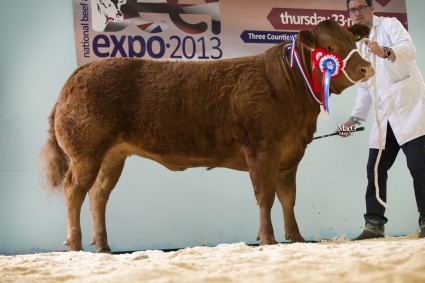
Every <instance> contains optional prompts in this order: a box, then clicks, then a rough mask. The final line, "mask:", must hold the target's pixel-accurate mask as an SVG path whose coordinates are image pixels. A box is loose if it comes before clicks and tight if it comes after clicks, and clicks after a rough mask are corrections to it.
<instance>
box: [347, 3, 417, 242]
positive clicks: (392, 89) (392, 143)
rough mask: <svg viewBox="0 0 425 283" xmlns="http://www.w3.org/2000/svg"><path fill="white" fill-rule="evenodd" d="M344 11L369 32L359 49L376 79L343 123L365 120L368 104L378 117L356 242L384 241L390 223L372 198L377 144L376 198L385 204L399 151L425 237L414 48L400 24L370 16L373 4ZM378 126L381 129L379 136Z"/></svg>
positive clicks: (364, 88)
mask: <svg viewBox="0 0 425 283" xmlns="http://www.w3.org/2000/svg"><path fill="white" fill-rule="evenodd" d="M347 9H348V13H349V16H350V18H351V20H352V21H353V23H362V24H365V25H368V26H370V28H371V32H370V35H369V38H368V39H367V40H365V41H364V42H363V43H360V44H359V46H358V47H359V50H360V52H361V53H363V54H364V55H366V54H368V55H369V60H370V62H372V63H373V62H375V66H374V68H375V74H376V76H375V78H374V79H372V80H370V81H369V82H368V83H364V84H363V85H361V86H360V87H359V90H358V94H357V99H356V103H355V105H354V108H353V110H352V113H351V115H352V116H351V117H350V119H349V120H348V121H347V122H346V123H345V124H344V125H345V126H347V127H350V126H353V125H356V124H357V125H359V124H360V121H365V120H366V118H367V116H368V113H369V109H370V108H371V106H372V105H374V106H375V107H374V108H375V109H376V106H377V108H378V109H377V110H378V111H377V112H378V113H379V117H380V118H379V120H378V122H377V121H376V119H374V123H373V126H372V130H371V134H370V139H369V159H368V163H367V178H368V184H367V189H366V197H365V198H366V214H365V215H364V217H365V222H366V223H365V228H364V231H363V232H362V233H361V234H360V235H359V236H358V237H356V238H355V239H354V240H364V239H372V238H381V237H384V231H385V230H384V225H385V223H387V221H388V220H387V218H386V217H385V216H384V213H385V208H384V206H382V205H381V204H380V203H379V202H378V200H377V198H376V197H375V174H374V167H375V162H376V160H377V158H378V152H379V148H380V144H381V146H382V148H383V150H382V155H381V156H380V161H379V166H378V170H377V171H378V187H379V191H380V198H381V199H382V200H383V201H386V191H387V176H388V175H387V172H388V170H389V169H390V168H391V166H392V165H393V163H394V161H395V159H396V157H397V153H398V152H399V150H400V149H402V150H403V152H404V154H405V155H406V160H407V167H408V168H409V171H410V174H411V175H412V178H413V186H414V191H415V197H416V203H417V208H418V212H419V227H420V234H419V237H421V238H423V237H425V84H424V81H423V78H422V76H421V74H420V72H419V69H418V68H417V66H416V63H415V57H416V48H415V46H414V44H413V42H412V40H411V37H410V35H409V33H408V32H407V30H406V29H405V28H404V27H403V25H402V24H401V23H400V21H398V20H397V19H396V18H387V17H377V16H375V15H374V14H373V13H374V9H375V8H374V6H373V2H372V0H347ZM374 56H375V58H373V57H374ZM374 84H375V85H374ZM375 90H376V94H375V93H374V92H375ZM376 100H377V101H376ZM375 103H377V105H375ZM379 128H380V129H381V130H382V132H381V135H380V134H379ZM341 136H344V135H343V134H341ZM345 136H347V135H345ZM380 136H381V137H382V138H381V139H380Z"/></svg>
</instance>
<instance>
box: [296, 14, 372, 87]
mask: <svg viewBox="0 0 425 283" xmlns="http://www.w3.org/2000/svg"><path fill="white" fill-rule="evenodd" d="M369 32H370V28H369V27H368V26H366V25H362V24H355V25H353V26H351V27H349V28H348V29H345V28H343V27H342V26H340V25H339V24H338V23H337V22H335V21H333V20H326V21H322V22H320V23H319V24H318V25H317V26H316V27H315V28H313V29H312V30H302V31H300V32H299V34H298V39H299V40H300V42H301V43H302V44H303V45H304V46H305V47H306V48H308V49H310V50H311V51H312V52H313V54H314V51H315V50H323V51H324V52H325V53H326V52H329V54H337V55H339V57H340V58H341V61H340V62H342V63H343V69H342V72H341V75H339V76H337V77H335V78H332V79H331V83H330V91H331V92H332V93H335V94H339V93H341V92H342V91H343V90H344V89H346V88H347V87H349V86H351V85H353V84H354V83H356V82H362V81H365V80H367V79H369V78H370V77H372V76H373V75H374V71H373V68H372V66H371V64H370V63H369V62H368V61H366V60H364V59H363V58H362V57H361V56H360V54H359V52H357V46H356V41H358V40H361V39H363V38H365V37H366V36H368V35H369ZM337 57H338V56H337ZM314 72H316V74H314V75H316V76H317V77H318V80H319V81H320V82H321V80H322V73H321V72H320V68H315V69H314Z"/></svg>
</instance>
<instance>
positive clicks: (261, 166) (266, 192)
mask: <svg viewBox="0 0 425 283" xmlns="http://www.w3.org/2000/svg"><path fill="white" fill-rule="evenodd" d="M278 156H279V154H278V153H277V152H274V151H271V150H268V151H263V152H256V153H255V154H252V153H250V152H249V151H248V152H247V153H246V159H247V161H248V166H249V174H250V177H251V181H252V185H253V187H254V193H255V197H256V199H257V203H258V206H259V208H260V226H259V230H258V238H257V239H258V240H259V241H260V245H272V244H277V242H276V239H275V237H274V231H273V225H272V220H271V209H272V206H273V203H274V199H275V191H276V172H277V167H278V160H277V159H276V157H278Z"/></svg>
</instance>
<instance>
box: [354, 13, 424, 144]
mask: <svg viewBox="0 0 425 283" xmlns="http://www.w3.org/2000/svg"><path fill="white" fill-rule="evenodd" d="M369 38H370V39H372V40H375V41H377V42H378V44H379V45H380V46H388V47H391V49H392V50H393V52H394V54H395V56H396V60H395V61H394V62H391V61H389V60H388V59H383V58H380V57H376V66H375V82H376V90H377V91H376V92H377V94H378V113H379V117H380V122H381V129H382V146H383V148H385V137H386V133H387V122H388V121H389V122H390V125H391V127H392V129H393V131H394V135H395V137H396V139H397V142H398V144H399V145H403V144H404V143H406V142H408V141H411V140H413V139H415V138H417V137H420V136H423V135H425V83H424V80H423V78H422V76H421V73H420V71H419V69H418V67H417V66H416V63H415V58H416V48H415V46H414V45H413V42H412V39H411V38H410V35H409V33H408V32H407V30H406V29H405V28H404V27H403V25H402V24H401V23H400V22H399V21H398V20H397V19H396V18H387V17H377V16H373V28H372V29H371V33H370V36H369ZM358 47H359V49H360V51H362V50H363V52H361V53H363V54H366V51H365V49H364V46H361V44H360V43H358ZM369 60H370V62H373V58H372V56H370V58H369ZM365 84H366V86H367V84H370V81H369V82H367V83H365ZM374 101H375V97H374V87H369V88H366V89H365V88H362V87H359V90H358V94H357V99H356V103H355V105H354V108H353V111H352V113H351V115H352V116H354V117H358V118H362V119H364V120H366V118H367V116H368V113H369V110H370V108H371V106H372V105H374V104H373V103H372V102H374ZM373 108H375V107H373ZM373 120H374V122H373V125H372V130H371V133H370V138H369V147H370V148H379V144H380V143H379V130H378V125H377V122H376V118H375V115H373Z"/></svg>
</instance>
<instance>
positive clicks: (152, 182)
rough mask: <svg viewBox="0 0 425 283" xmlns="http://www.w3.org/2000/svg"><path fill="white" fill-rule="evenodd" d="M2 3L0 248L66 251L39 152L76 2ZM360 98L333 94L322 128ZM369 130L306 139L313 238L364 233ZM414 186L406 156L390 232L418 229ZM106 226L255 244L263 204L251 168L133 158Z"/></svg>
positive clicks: (153, 244) (392, 200) (413, 10)
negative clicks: (174, 166)
mask: <svg viewBox="0 0 425 283" xmlns="http://www.w3.org/2000/svg"><path fill="white" fill-rule="evenodd" d="M406 2H407V9H408V19H409V30H410V32H411V35H412V37H413V40H414V41H415V43H416V46H417V49H418V59H417V61H418V65H419V67H420V68H421V69H422V70H425V57H424V56H425V55H424V52H423V51H424V50H425V38H424V37H423V30H421V29H422V24H421V21H422V17H423V11H425V2H423V1H415V0H406ZM2 10H3V11H7V13H6V12H5V13H2V17H0V26H1V27H2V30H1V44H0V62H1V65H0V66H1V69H0V72H1V74H0V254H8V253H27V252H34V251H53V250H63V249H65V247H64V246H63V245H62V244H61V243H62V241H64V240H65V238H66V221H65V205H64V201H63V196H62V194H60V193H56V194H52V193H48V192H45V191H44V190H43V188H42V186H41V181H40V178H39V173H38V168H37V166H38V164H37V160H38V153H39V151H40V148H41V147H42V145H43V143H44V141H45V139H46V129H47V126H48V125H47V117H48V115H49V113H50V109H51V107H52V106H53V104H54V102H55V100H56V98H57V96H58V93H59V91H60V89H61V87H62V85H63V83H64V82H65V80H66V79H67V77H68V76H69V75H70V73H71V72H72V71H73V70H74V68H75V67H76V59H75V47H74V34H73V19H72V16H73V15H72V1H71V0H68V1H57V0H55V1H54V0H39V1H7V2H5V3H2ZM354 96H355V89H354V88H352V89H350V90H348V91H346V92H344V94H343V95H342V96H339V97H332V109H333V113H332V117H331V119H330V120H328V121H323V120H322V119H321V118H319V128H318V133H317V134H318V135H321V134H327V133H329V132H333V131H334V130H335V129H336V125H338V124H340V123H342V122H344V121H345V120H346V119H347V116H348V115H349V113H350V111H351V106H352V103H353V102H354ZM370 120H371V119H370ZM369 123H370V121H369V122H368V123H367V124H366V127H367V129H369V128H370V127H369ZM367 136H368V135H367V133H366V132H365V133H358V134H357V135H356V136H355V137H353V138H350V139H341V138H337V137H335V138H328V139H322V140H317V141H315V142H313V143H312V144H311V145H309V148H308V150H307V154H306V156H305V157H304V159H303V161H302V163H301V165H300V168H299V175H298V196H297V206H296V214H297V218H298V222H299V225H300V230H301V233H302V234H303V235H304V236H305V237H306V238H307V239H309V240H319V239H321V238H332V237H336V236H340V235H346V236H349V237H352V236H355V235H356V234H357V233H359V232H360V231H361V230H362V225H363V212H364V201H363V194H364V187H365V178H366V177H365V169H364V167H365V162H366V158H367ZM411 183H412V181H411V178H410V176H409V173H408V171H407V169H406V168H405V159H404V156H403V155H402V154H400V156H399V158H398V160H397V162H396V164H395V166H394V168H393V169H392V170H391V173H390V180H389V198H388V202H389V205H390V209H389V210H388V213H387V216H388V218H389V219H390V222H389V223H388V225H387V234H388V235H401V234H409V233H414V232H416V231H417V230H418V227H417V211H416V210H417V209H416V204H415V201H414V196H413V188H412V185H411ZM276 204H277V205H275V207H274V208H273V221H274V227H275V234H276V236H277V239H278V241H284V238H283V220H282V213H281V210H280V205H278V203H276ZM107 224H108V233H109V241H110V244H111V248H112V249H113V250H115V251H117V250H135V249H146V248H176V247H186V246H195V245H202V244H209V245H214V244H217V243H222V242H238V241H246V242H248V243H254V242H255V237H256V232H257V226H258V209H257V206H256V203H255V200H254V195H253V190H252V188H251V185H250V181H249V177H248V175H247V173H242V172H235V171H232V170H226V169H215V170H212V171H205V170H204V169H191V170H187V171H186V172H179V173H175V172H170V171H168V170H166V169H165V168H163V167H161V166H159V165H157V164H155V163H153V162H151V161H149V160H143V159H141V158H137V157H131V158H129V159H128V161H127V163H126V168H125V170H124V173H123V176H122V178H121V180H120V182H119V184H118V186H117V187H116V189H115V190H114V192H113V193H112V196H111V200H110V202H109V206H108V211H107ZM82 229H83V241H84V243H85V249H86V250H93V249H92V248H91V247H89V246H87V245H86V244H87V243H88V242H89V241H90V238H91V221H90V213H89V209H88V203H87V202H86V203H85V205H84V207H83V213H82Z"/></svg>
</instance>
